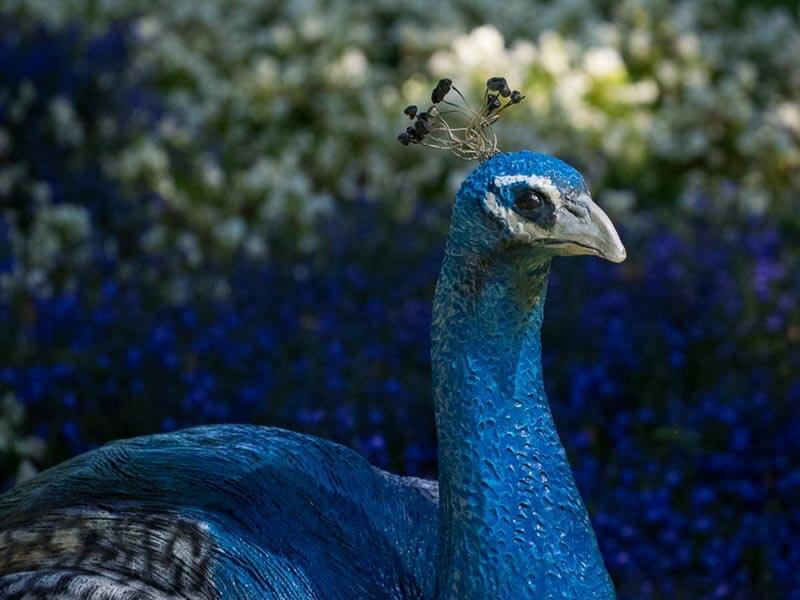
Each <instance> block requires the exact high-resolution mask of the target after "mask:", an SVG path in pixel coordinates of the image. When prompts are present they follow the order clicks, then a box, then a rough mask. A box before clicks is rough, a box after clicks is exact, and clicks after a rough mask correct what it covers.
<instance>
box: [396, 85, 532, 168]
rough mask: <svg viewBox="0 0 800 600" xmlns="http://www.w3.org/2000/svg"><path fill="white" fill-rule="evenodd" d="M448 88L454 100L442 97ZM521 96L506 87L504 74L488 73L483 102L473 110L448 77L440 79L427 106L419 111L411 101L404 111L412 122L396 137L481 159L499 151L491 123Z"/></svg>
mask: <svg viewBox="0 0 800 600" xmlns="http://www.w3.org/2000/svg"><path fill="white" fill-rule="evenodd" d="M451 91H452V92H455V93H456V94H457V96H458V99H457V100H456V101H454V102H453V101H450V100H446V99H445V98H446V96H447V95H448V94H449V93H450V92H451ZM451 98H452V96H451ZM523 98H525V96H523V95H522V94H520V92H518V91H517V90H512V89H511V88H509V87H508V82H507V81H506V79H505V77H490V78H489V80H488V81H487V82H486V91H485V92H484V94H483V105H482V107H481V108H480V109H477V110H476V109H473V108H472V107H471V106H470V104H469V102H467V99H466V98H465V97H464V95H463V94H462V93H461V92H460V91H459V89H458V88H457V87H456V86H454V85H453V82H452V81H451V80H450V79H440V80H439V82H438V83H437V84H436V87H434V88H433V91H432V92H431V102H432V103H433V104H432V105H431V106H430V108H428V110H426V111H422V112H421V111H419V110H418V108H417V107H416V106H415V105H411V106H407V107H406V109H405V110H404V111H403V113H404V114H406V115H407V116H408V118H409V119H412V120H413V121H414V125H413V126H409V127H407V128H406V130H405V131H404V132H402V133H401V134H400V135H399V136H397V139H398V141H399V142H400V143H401V144H403V145H404V146H408V145H409V144H421V145H423V146H429V147H430V148H439V149H441V150H449V151H450V152H452V153H453V154H455V155H456V156H458V157H459V158H464V159H467V160H479V161H484V160H486V159H488V158H491V157H492V156H494V155H495V154H497V152H498V151H499V150H498V148H497V136H496V135H495V133H494V130H493V129H492V124H493V123H494V122H495V121H497V119H499V118H500V113H501V112H503V111H504V110H505V109H506V108H508V107H509V106H512V105H514V104H519V103H520V102H521V101H522V99H523Z"/></svg>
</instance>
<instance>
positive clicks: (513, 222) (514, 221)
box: [484, 192, 534, 241]
mask: <svg viewBox="0 0 800 600" xmlns="http://www.w3.org/2000/svg"><path fill="white" fill-rule="evenodd" d="M484 200H485V202H486V207H487V208H488V209H489V212H490V213H492V214H493V215H495V216H496V217H497V218H498V219H500V220H501V221H502V222H503V223H505V224H506V227H508V230H509V231H510V232H511V233H513V234H514V235H517V236H520V237H523V238H526V239H527V240H531V241H532V240H533V239H534V236H533V234H532V233H531V232H530V231H528V230H527V228H526V223H525V222H524V221H522V220H521V219H520V218H519V216H518V215H517V213H515V212H514V211H513V210H511V209H510V208H508V207H507V206H503V205H502V204H500V203H499V202H498V201H497V196H495V195H494V194H493V193H492V192H486V196H485V198H484Z"/></svg>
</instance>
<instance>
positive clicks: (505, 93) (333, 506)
mask: <svg viewBox="0 0 800 600" xmlns="http://www.w3.org/2000/svg"><path fill="white" fill-rule="evenodd" d="M448 96H450V97H451V98H453V97H455V96H457V98H455V100H450V99H448V98H447V97H448ZM459 99H460V100H459ZM521 99H522V95H521V94H520V93H519V92H517V91H512V90H510V89H509V88H508V85H507V83H506V81H505V79H503V78H500V77H494V78H492V79H490V80H489V81H488V83H487V89H486V92H485V94H484V99H483V106H481V107H479V108H476V109H473V108H472V107H471V106H470V105H469V103H468V102H467V101H466V99H465V98H464V96H463V94H461V92H460V91H459V90H458V89H457V88H456V87H455V86H453V85H452V82H451V81H450V80H449V79H443V80H441V81H440V82H439V83H438V84H437V86H436V88H434V90H433V93H432V96H431V100H432V105H431V106H430V108H428V109H427V110H426V111H419V110H418V109H417V107H416V106H409V107H408V108H407V109H406V111H405V113H406V114H407V115H408V117H409V118H410V119H411V120H412V121H413V122H414V123H413V125H411V126H409V127H408V129H406V131H404V132H403V133H402V134H401V135H400V137H399V140H400V142H401V143H403V144H405V145H417V144H419V145H425V146H433V147H438V148H445V149H448V150H450V151H452V152H454V153H455V154H457V155H459V156H462V157H465V158H474V159H477V160H478V161H479V164H478V165H477V166H476V167H475V168H474V170H472V171H471V172H470V173H469V174H468V175H467V176H466V178H465V179H464V181H463V183H462V185H461V187H460V189H459V191H458V193H457V195H456V198H455V203H454V206H453V209H452V218H451V225H450V231H449V235H448V238H447V244H446V250H445V255H444V259H443V264H442V270H441V274H440V277H439V280H438V283H437V286H436V291H435V296H434V305H433V323H432V327H431V335H432V368H433V396H434V400H435V407H436V424H437V431H438V443H439V481H438V483H437V482H435V481H426V480H423V479H417V478H412V477H401V476H398V475H393V474H390V473H387V472H384V471H382V470H380V469H377V468H375V467H373V466H371V465H370V464H369V463H368V462H367V461H366V460H365V459H364V458H363V457H362V456H360V455H359V454H358V453H356V452H354V451H353V450H350V449H348V448H346V447H343V446H341V445H338V444H336V443H333V442H331V441H326V440H323V439H320V438H316V437H313V436H309V435H303V434H300V433H294V432H290V431H286V430H283V429H278V428H273V427H259V426H247V425H217V426H204V427H195V428H191V429H186V430H182V431H178V432H172V433H166V434H158V435H151V436H145V437H139V438H134V439H130V440H123V441H117V442H112V443H110V444H107V445H105V446H103V447H101V448H99V449H97V450H93V451H91V452H88V453H86V454H83V455H81V456H78V457H76V458H73V459H72V460H69V461H67V462H65V463H63V464H61V465H59V466H56V467H54V468H51V469H49V470H46V471H44V472H43V473H41V474H39V475H38V476H37V477H35V478H33V479H32V480H29V481H26V482H24V483H22V484H20V485H19V486H17V487H16V488H15V489H13V490H11V491H10V492H8V493H6V494H5V495H3V496H2V497H0V599H3V600H11V599H12V598H13V599H23V598H26V599H27V598H30V599H33V598H63V599H79V598H80V599H87V600H88V599H94V600H99V599H103V600H122V599H156V598H158V599H162V598H170V599H178V598H180V599H195V600H212V599H230V600H239V599H242V600H261V599H287V600H288V599H301V598H302V599H326V600H331V599H342V600H357V599H381V598H385V599H390V598H391V599H398V598H403V599H414V598H435V599H437V600H464V599H468V600H471V599H475V600H486V599H501V600H506V599H507V600H521V599H526V598H531V599H570V600H574V599H580V600H591V599H607V598H614V597H615V593H614V588H613V585H612V582H611V580H610V578H609V575H608V573H607V571H606V568H605V566H604V564H603V560H602V557H601V555H600V552H599V549H598V545H597V542H596V539H595V535H594V532H593V530H592V527H591V523H590V520H589V516H588V513H587V511H586V508H585V507H584V504H583V502H582V500H581V498H580V495H579V493H578V490H577V488H576V485H575V482H574V480H573V477H572V473H571V469H570V466H569V463H568V461H567V457H566V454H565V451H564V448H563V446H562V444H561V442H560V441H559V437H558V434H557V432H556V428H555V424H554V422H553V418H552V416H551V412H550V407H549V403H548V400H547V397H546V395H545V390H544V385H543V382H542V367H541V342H540V328H541V324H542V318H543V306H544V302H545V293H546V288H547V279H548V273H549V270H550V263H551V259H552V258H553V257H554V256H557V255H561V256H572V255H596V256H599V257H602V258H605V259H607V260H610V261H613V262H621V261H623V260H624V259H625V255H626V254H625V249H624V247H623V245H622V242H621V241H620V238H619V236H618V234H617V232H616V230H615V228H614V226H613V224H612V223H611V221H610V219H609V218H608V216H607V215H606V214H605V213H604V212H603V211H602V210H601V209H600V208H599V207H598V206H597V205H596V204H595V203H594V202H593V201H592V200H591V198H590V194H589V191H588V189H587V186H586V183H585V182H584V180H583V178H582V177H581V175H580V174H579V173H578V172H577V171H576V170H575V169H574V168H572V167H571V166H569V165H568V164H566V163H565V162H563V161H561V160H559V159H558V158H555V157H553V156H550V155H547V154H541V153H536V152H532V151H519V152H500V151H499V150H498V149H497V143H496V136H495V134H494V133H493V132H492V129H491V125H492V123H493V122H494V121H495V120H496V119H497V117H498V116H499V114H500V113H501V112H502V111H504V110H505V109H506V108H507V107H509V106H511V105H513V104H516V103H518V102H519V101H520V100H521Z"/></svg>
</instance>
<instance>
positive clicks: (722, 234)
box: [0, 0, 800, 598]
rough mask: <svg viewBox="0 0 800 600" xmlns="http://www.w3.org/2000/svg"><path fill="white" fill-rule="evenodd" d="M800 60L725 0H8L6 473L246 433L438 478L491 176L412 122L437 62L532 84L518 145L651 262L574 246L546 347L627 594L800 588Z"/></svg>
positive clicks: (3, 138)
mask: <svg viewBox="0 0 800 600" xmlns="http://www.w3.org/2000/svg"><path fill="white" fill-rule="evenodd" d="M76 23H80V26H78V25H76ZM485 23H491V25H486V24H485ZM798 55H800V27H799V26H798V23H797V15H791V14H790V13H789V12H788V11H787V10H785V9H769V10H768V9H752V8H747V7H744V8H743V7H742V4H741V3H732V2H728V1H726V0H723V1H721V2H715V3H713V5H712V3H708V5H705V4H698V3H693V2H689V1H688V0H686V1H684V2H677V3H659V2H655V1H645V0H638V1H634V0H630V1H626V2H622V3H617V4H616V5H615V6H614V7H612V8H609V7H608V6H607V4H606V3H600V2H589V1H588V0H571V1H569V2H567V1H560V2H553V3H541V4H540V3H536V4H532V3H530V2H527V1H522V0H507V1H506V2H503V3H502V4H499V5H498V4H497V3H490V2H482V1H480V0H471V1H469V2H453V3H443V4H441V5H440V6H439V5H437V7H436V9H435V10H431V5H430V3H422V2H416V1H413V0H401V1H400V2H398V1H394V2H382V1H379V2H369V3H367V2H345V1H343V0H342V1H337V2H333V3H330V2H329V3H321V2H320V3H314V2H299V1H290V2H285V3H281V4H280V6H277V7H276V6H271V5H269V4H265V3H263V2H256V1H255V0H233V1H231V0H225V1H223V0H208V1H206V2H203V3H197V2H192V1H190V0H173V1H172V2H169V3H164V4H162V5H160V6H159V10H158V12H155V11H152V12H151V11H147V10H144V9H142V8H141V3H135V2H133V1H132V0H103V1H102V2H87V1H86V0H62V1H60V2H58V3H53V2H50V1H49V0H24V1H23V0H6V2H4V3H3V5H2V7H0V325H1V326H0V357H2V359H1V360H0V398H2V399H3V400H2V405H1V406H0V408H2V412H0V468H2V479H3V481H4V482H5V484H6V485H10V484H11V482H12V480H13V479H15V478H17V477H25V476H28V475H30V474H31V472H32V471H33V468H34V465H38V466H39V467H46V466H48V465H50V464H53V463H55V462H58V461H60V460H62V459H64V458H66V457H68V456H70V455H73V454H75V453H77V452H80V451H83V450H85V449H88V448H91V447H93V446H95V445H97V444H100V443H103V442H105V441H107V440H110V439H113V438H117V437H122V436H129V435H135V434H141V433H150V432H153V431H156V430H170V429H174V428H177V427H183V426H187V425H191V424H196V423H207V422H222V421H253V422H261V423H269V424H274V425H282V426H285V427H289V428H293V429H299V430H303V431H307V432H310V433H315V434H319V435H323V436H326V437H330V438H333V439H336V440H338V441H340V442H343V443H345V444H348V445H350V446H352V447H355V448H357V449H358V450H360V451H361V452H363V453H364V454H365V455H367V456H368V457H369V458H370V460H371V461H373V462H374V463H375V464H378V465H380V466H383V467H386V468H391V469H394V470H397V471H401V472H405V473H410V474H420V475H434V474H435V462H436V461H435V435H434V430H433V418H432V407H431V402H430V381H429V374H430V373H429V369H430V366H429V357H428V354H429V331H428V328H429V324H430V300H431V297H432V288H433V284H434V281H435V277H436V275H437V273H438V269H439V262H440V258H441V252H442V242H443V240H444V236H445V233H446V225H447V216H448V210H447V206H448V202H449V199H450V197H451V196H452V192H453V190H454V188H455V186H456V185H457V184H458V182H459V181H460V180H461V178H462V177H463V174H464V173H465V169H467V168H469V165H466V164H464V163H458V162H456V161H454V160H453V159H452V158H450V157H448V156H446V155H437V154H436V153H433V152H429V153H426V152H425V151H419V150H417V149H411V150H410V149H407V148H403V147H401V146H400V145H399V144H397V142H396V141H395V139H394V134H395V133H396V132H398V131H400V129H401V128H402V127H403V125H404V124H405V123H404V122H403V118H402V114H401V111H402V108H403V106H405V105H406V104H409V103H418V102H420V101H422V100H424V98H425V96H426V95H427V91H428V90H429V86H430V83H431V81H433V80H435V79H436V78H438V77H439V76H441V75H448V76H451V77H453V78H454V79H455V80H456V81H457V83H459V84H460V85H461V87H462V88H464V90H465V91H467V92H469V91H476V90H478V89H482V86H483V83H484V82H485V80H486V78H487V77H488V76H489V75H495V74H503V75H506V76H507V77H508V78H509V81H510V82H511V83H512V84H513V85H514V86H515V87H519V88H520V89H521V90H523V92H524V93H525V94H526V96H527V98H526V100H525V101H524V102H523V103H522V104H521V105H520V107H519V108H517V109H515V111H509V117H510V118H509V121H508V123H505V124H501V125H500V131H499V137H500V139H501V142H502V143H503V147H504V148H508V149H513V148H515V147H522V146H527V147H535V148H541V149H544V150H548V151H552V152H556V153H558V154H560V155H562V156H564V157H566V158H568V159H569V160H571V161H572V162H573V163H575V164H576V166H579V167H580V168H581V169H582V170H583V171H584V172H586V173H587V178H588V179H589V181H591V183H592V185H593V186H594V187H595V191H596V193H597V195H598V197H599V198H600V202H601V203H602V204H604V205H605V206H607V207H608V208H609V209H610V210H611V211H612V212H613V213H614V214H615V217H616V220H617V221H619V222H620V223H622V224H623V226H624V232H623V238H624V239H625V241H626V245H627V246H628V249H629V254H630V257H631V258H630V259H629V261H628V262H627V263H626V264H624V265H622V266H614V265H607V264H603V263H601V262H599V261H595V260H591V259H586V260H578V259H573V260H570V261H569V267H567V263H566V261H564V262H563V264H562V261H556V264H555V266H554V275H553V280H552V284H551V291H550V300H549V303H548V307H547V313H548V318H547V319H546V326H545V328H546V330H545V333H544V336H545V347H546V348H545V353H546V355H545V360H546V363H547V364H546V366H545V369H546V373H547V385H548V388H549V392H550V396H551V398H552V400H553V405H554V410H555V412H556V413H557V414H556V418H557V421H558V423H559V426H560V431H561V433H562V436H563V438H564V441H565V444H566V446H567V448H568V451H569V452H570V454H571V458H572V463H573V465H574V467H575V472H576V477H577V480H578V483H579V486H580V488H581V491H582V492H583V495H584V497H585V498H586V500H587V504H588V505H589V507H590V511H591V513H592V515H593V519H594V521H595V526H596V529H597V531H598V538H599V539H600V541H601V544H602V546H603V548H602V549H603V552H604V554H605V556H606V560H607V562H608V565H609V568H610V569H611V571H612V575H613V577H614V579H615V583H616V584H617V586H618V588H619V591H620V596H621V597H622V598H647V597H653V598H659V597H670V598H671V597H676V598H700V597H708V598H713V597H719V598H725V597H730V598H743V597H758V598H771V597H778V596H781V595H783V596H787V597H792V596H791V594H793V593H794V594H796V592H795V590H796V589H799V588H800V581H798V579H797V573H798V572H800V568H799V567H800V552H798V548H797V545H796V544H795V542H794V538H795V537H796V535H794V533H795V532H796V531H797V530H798V527H800V523H798V514H800V506H799V505H798V500H797V498H798V497H800V495H798V491H800V490H798V486H800V478H798V476H797V475H796V473H797V472H798V467H800V464H798V458H797V456H798V453H797V444H796V443H795V441H794V440H795V439H797V436H798V434H799V433H800V410H798V408H797V406H798V400H800V387H799V386H798V384H797V381H796V377H795V375H794V374H795V373H796V372H797V369H798V366H800V364H799V363H800V351H799V350H798V343H799V342H800V325H798V324H799V323H800V314H799V313H798V311H800V308H798V301H799V300H798V299H800V290H799V289H798V286H799V285H800V284H798V281H800V277H798V275H800V273H798V268H799V267H798V265H800V260H798V259H799V258H800V257H799V256H798V255H799V254H800V252H798V250H797V249H796V248H797V241H798V236H799V235H800V233H798V220H797V218H796V216H795V215H794V214H793V212H792V209H793V208H795V207H793V205H792V203H793V202H794V201H795V200H796V198H797V196H798V192H800V176H798V173H800V169H798V167H800V105H798V102H797V98H798V97H800V94H798V92H800V65H798V63H797V61H796V58H795V57H796V56H798ZM512 112H516V114H511V113H512ZM504 118H505V117H504ZM522 124H524V126H523V127H521V126H520V125H522ZM576 328H579V330H580V332H581V336H580V338H579V340H580V343H578V341H577V339H578V338H576V336H575V335H574V333H575V331H576ZM23 415H24V416H23Z"/></svg>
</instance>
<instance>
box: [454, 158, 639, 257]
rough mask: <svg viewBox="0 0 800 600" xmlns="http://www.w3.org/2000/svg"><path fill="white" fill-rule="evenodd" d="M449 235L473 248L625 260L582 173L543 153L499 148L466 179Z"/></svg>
mask: <svg viewBox="0 0 800 600" xmlns="http://www.w3.org/2000/svg"><path fill="white" fill-rule="evenodd" d="M452 227H453V234H452V236H451V240H452V242H453V243H454V244H457V245H459V246H461V247H463V248H464V249H469V250H472V251H475V252H480V253H483V252H487V251H490V252H491V251H493V250H496V249H497V248H501V247H508V246H516V247H524V248H528V249H530V251H531V252H532V253H533V254H535V255H537V256H545V257H547V256H555V255H562V256H576V255H581V254H587V255H594V256H600V257H602V258H605V259H607V260H610V261H612V262H616V263H619V262H622V261H623V260H625V257H626V252H625V247H624V246H623V245H622V241H621V240H620V238H619V234H618V233H617V230H616V229H615V227H614V225H613V224H612V222H611V219H609V218H608V216H607V215H606V213H605V212H603V210H602V209H601V208H600V207H599V206H597V204H595V203H594V201H593V200H592V198H591V195H590V193H589V190H588V188H587V186H586V183H585V182H584V180H583V177H581V175H580V173H578V171H576V170H575V169H574V168H572V167H571V166H570V165H568V164H567V163H565V162H563V161H562V160H559V159H558V158H555V157H553V156H550V155H547V154H539V153H536V152H530V151H522V152H512V153H498V154H495V155H494V156H492V157H491V158H489V159H487V160H486V161H484V162H483V163H481V164H480V165H479V166H478V167H477V168H476V169H475V170H473V171H472V173H470V174H469V175H468V176H467V178H466V179H465V180H464V183H463V184H462V186H461V189H460V190H459V192H458V195H457V197H456V206H455V208H454V211H453V223H452Z"/></svg>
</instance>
